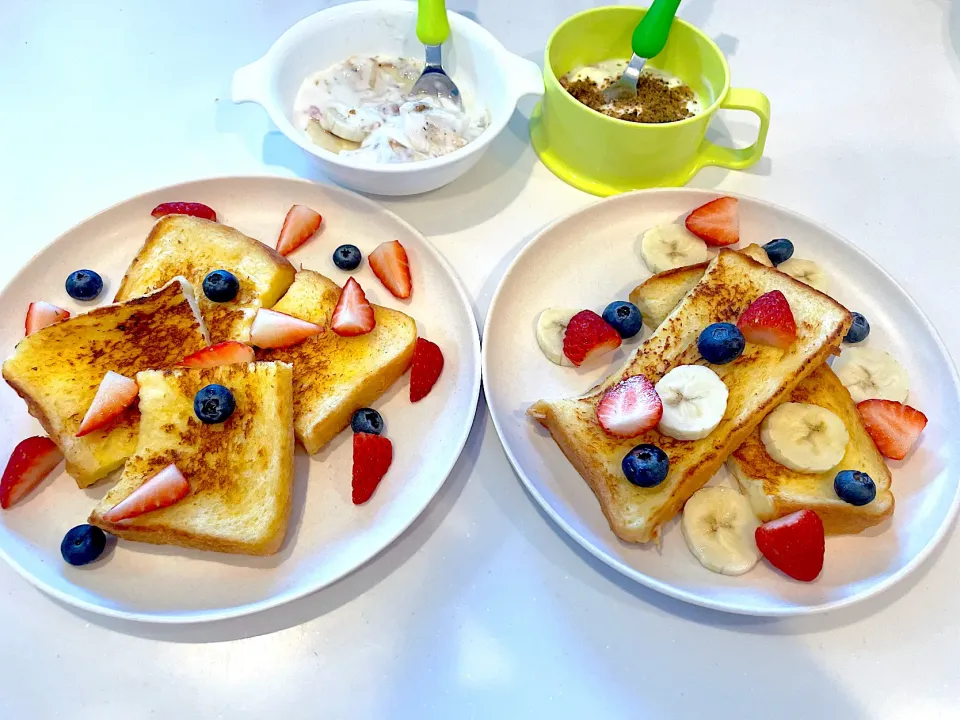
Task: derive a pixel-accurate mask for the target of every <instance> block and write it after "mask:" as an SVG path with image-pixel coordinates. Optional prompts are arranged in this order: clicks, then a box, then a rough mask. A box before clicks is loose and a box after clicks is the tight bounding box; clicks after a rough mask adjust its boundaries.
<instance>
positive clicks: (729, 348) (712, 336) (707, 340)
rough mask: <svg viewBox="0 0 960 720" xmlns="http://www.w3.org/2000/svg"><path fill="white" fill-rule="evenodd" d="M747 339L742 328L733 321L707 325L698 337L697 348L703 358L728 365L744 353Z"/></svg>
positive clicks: (710, 361) (716, 363) (715, 363)
mask: <svg viewBox="0 0 960 720" xmlns="http://www.w3.org/2000/svg"><path fill="white" fill-rule="evenodd" d="M744 345H746V340H744V339H743V333H742V332H740V328H738V327H737V326H736V325H734V324H732V323H713V325H707V327H705V328H704V329H703V331H702V332H701V333H700V337H699V338H697V349H698V350H699V351H700V354H701V355H702V356H703V359H704V360H706V361H707V362H709V363H713V364H714V365H726V364H727V363H728V362H733V361H734V360H736V359H737V358H738V357H740V355H741V354H742V353H743V348H744Z"/></svg>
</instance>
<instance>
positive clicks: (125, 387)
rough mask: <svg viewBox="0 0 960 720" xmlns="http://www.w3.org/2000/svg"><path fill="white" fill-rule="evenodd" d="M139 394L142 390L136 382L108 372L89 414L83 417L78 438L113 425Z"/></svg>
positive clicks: (88, 411)
mask: <svg viewBox="0 0 960 720" xmlns="http://www.w3.org/2000/svg"><path fill="white" fill-rule="evenodd" d="M139 392H140V388H139V387H138V386H137V382H136V381H135V380H131V379H130V378H128V377H125V376H123V375H121V374H120V373H115V372H113V370H108V371H107V374H106V375H104V376H103V380H101V381H100V387H98V388H97V394H96V395H94V397H93V402H92V403H90V408H89V409H88V410H87V414H86V415H84V416H83V422H81V423H80V429H79V430H77V437H83V436H84V435H87V434H88V433H92V432H93V431H94V430H99V429H100V428H102V427H105V426H107V425H109V424H110V423H112V422H113V421H114V420H116V419H117V418H118V417H119V416H120V414H121V413H122V412H123V411H124V410H126V409H127V408H128V407H130V406H131V405H132V404H133V401H134V400H136V399H137V393H139Z"/></svg>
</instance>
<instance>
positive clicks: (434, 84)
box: [410, 0, 636, 107]
mask: <svg viewBox="0 0 960 720" xmlns="http://www.w3.org/2000/svg"><path fill="white" fill-rule="evenodd" d="M449 37H450V23H449V22H448V21H447V6H446V2H445V1H444V0H417V38H418V39H419V40H420V42H422V43H423V44H424V46H425V48H426V55H427V57H426V60H427V61H426V63H425V65H424V68H423V72H422V73H421V74H420V77H419V78H418V79H417V82H416V83H414V85H413V90H412V91H411V93H410V94H411V95H414V96H416V95H428V96H431V97H435V98H439V99H441V100H444V99H446V100H449V101H452V102H453V103H454V104H456V105H457V106H458V107H463V100H462V98H461V97H460V89H459V88H458V87H457V85H456V83H454V82H453V80H451V79H450V76H449V75H447V73H446V71H444V69H443V62H442V59H441V52H440V48H441V46H442V45H443V43H445V42H446V41H447V38H449ZM634 92H636V89H634Z"/></svg>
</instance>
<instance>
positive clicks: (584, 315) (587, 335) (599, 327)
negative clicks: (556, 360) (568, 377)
mask: <svg viewBox="0 0 960 720" xmlns="http://www.w3.org/2000/svg"><path fill="white" fill-rule="evenodd" d="M618 347H620V333H618V332H617V331H616V330H614V329H613V327H612V326H611V325H610V324H609V323H607V322H606V321H605V320H604V319H603V318H602V317H600V316H599V315H597V314H596V313H595V312H593V311H592V310H581V311H580V312H578V313H577V314H576V315H574V316H573V317H572V318H570V322H569V324H568V325H567V329H566V330H564V332H563V354H564V355H566V356H567V358H568V359H569V360H570V362H572V363H573V364H574V365H582V364H583V363H585V362H586V361H587V360H589V359H590V358H592V357H596V356H599V355H603V354H604V353H608V352H610V351H612V350H616V349H617V348H618Z"/></svg>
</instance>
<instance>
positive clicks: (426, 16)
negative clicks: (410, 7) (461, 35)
mask: <svg viewBox="0 0 960 720" xmlns="http://www.w3.org/2000/svg"><path fill="white" fill-rule="evenodd" d="M448 37H450V23H449V22H447V4H446V2H445V0H417V38H419V40H420V42H422V43H423V44H424V45H443V43H445V42H446V41H447V38H448Z"/></svg>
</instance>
